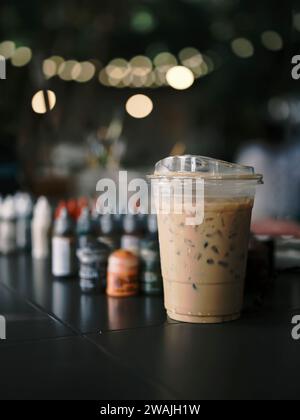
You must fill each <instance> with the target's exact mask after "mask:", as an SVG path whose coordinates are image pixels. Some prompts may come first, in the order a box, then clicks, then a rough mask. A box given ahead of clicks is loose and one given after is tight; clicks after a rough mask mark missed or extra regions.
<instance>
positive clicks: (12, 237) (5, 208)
mask: <svg viewBox="0 0 300 420" xmlns="http://www.w3.org/2000/svg"><path fill="white" fill-rule="evenodd" d="M16 250H17V243H16V208H15V201H14V198H13V197H12V196H7V197H6V198H5V199H4V200H3V202H2V205H1V214H0V252H1V253H2V254H4V255H9V254H13V253H14V252H16Z"/></svg>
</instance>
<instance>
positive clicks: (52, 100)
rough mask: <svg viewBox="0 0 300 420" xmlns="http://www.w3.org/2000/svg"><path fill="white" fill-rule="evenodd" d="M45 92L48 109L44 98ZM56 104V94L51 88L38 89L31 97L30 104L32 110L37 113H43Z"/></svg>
mask: <svg viewBox="0 0 300 420" xmlns="http://www.w3.org/2000/svg"><path fill="white" fill-rule="evenodd" d="M46 94H47V98H48V105H49V109H47V105H46V98H45V95H46ZM55 104H56V95H55V93H54V92H53V91H52V90H47V91H42V90H39V91H38V92H37V93H36V94H35V95H34V96H33V98H32V101H31V105H32V109H33V110H34V112H36V113H37V114H45V113H46V112H47V111H51V110H52V109H53V108H54V107H55Z"/></svg>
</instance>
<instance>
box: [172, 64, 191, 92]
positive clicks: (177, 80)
mask: <svg viewBox="0 0 300 420" xmlns="http://www.w3.org/2000/svg"><path fill="white" fill-rule="evenodd" d="M166 79H167V82H168V84H169V85H170V86H171V87H172V88H174V89H178V90H184V89H188V88H189V87H191V86H192V84H193V83H194V80H195V77H194V75H193V73H192V71H191V70H190V69H188V68H187V67H184V66H175V67H172V68H171V69H170V70H169V71H168V72H167V74H166Z"/></svg>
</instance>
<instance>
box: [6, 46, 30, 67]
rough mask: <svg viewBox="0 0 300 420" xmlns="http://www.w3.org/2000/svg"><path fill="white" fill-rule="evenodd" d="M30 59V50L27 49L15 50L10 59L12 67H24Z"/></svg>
mask: <svg viewBox="0 0 300 420" xmlns="http://www.w3.org/2000/svg"><path fill="white" fill-rule="evenodd" d="M31 58H32V52H31V49H30V48H28V47H20V48H17V49H16V50H15V52H14V54H13V56H12V57H11V63H12V65H14V66H16V67H22V66H26V64H28V63H29V61H30V60H31Z"/></svg>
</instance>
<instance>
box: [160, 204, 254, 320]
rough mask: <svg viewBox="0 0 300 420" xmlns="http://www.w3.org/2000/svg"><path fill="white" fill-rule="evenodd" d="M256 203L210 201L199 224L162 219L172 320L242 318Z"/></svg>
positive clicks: (183, 216) (164, 268)
mask: <svg viewBox="0 0 300 420" xmlns="http://www.w3.org/2000/svg"><path fill="white" fill-rule="evenodd" d="M252 206H253V200H250V199H246V198H245V199H240V200H238V201H232V202H231V201H211V202H208V203H206V204H205V210H204V221H203V223H202V224H201V225H198V226H197V225H196V226H187V225H186V223H185V221H186V217H187V215H186V214H170V215H163V214H159V215H158V223H159V235H160V252H161V261H162V274H163V278H164V292H165V307H166V309H167V312H168V315H169V316H170V318H174V319H176V320H179V321H186V322H221V321H226V320H227V321H229V320H233V319H236V318H238V317H239V315H240V310H241V306H242V300H243V290H244V277H245V270H246V262H247V253H248V240H249V231H250V229H249V227H250V220H251V211H252Z"/></svg>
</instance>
